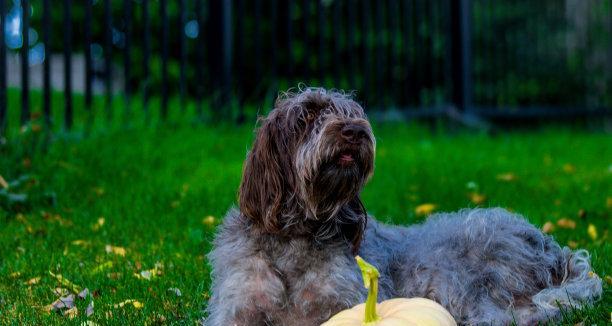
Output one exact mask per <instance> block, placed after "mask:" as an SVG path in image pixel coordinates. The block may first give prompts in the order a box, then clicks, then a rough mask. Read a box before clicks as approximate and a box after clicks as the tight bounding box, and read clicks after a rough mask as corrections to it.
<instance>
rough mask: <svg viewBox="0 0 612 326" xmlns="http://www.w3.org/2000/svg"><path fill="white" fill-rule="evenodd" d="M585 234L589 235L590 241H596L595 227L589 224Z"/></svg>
mask: <svg viewBox="0 0 612 326" xmlns="http://www.w3.org/2000/svg"><path fill="white" fill-rule="evenodd" d="M587 233H588V234H589V237H590V238H591V240H593V241H595V240H597V228H596V227H595V225H593V224H589V227H588V228H587Z"/></svg>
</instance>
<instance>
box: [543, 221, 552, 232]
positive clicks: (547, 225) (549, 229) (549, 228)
mask: <svg viewBox="0 0 612 326" xmlns="http://www.w3.org/2000/svg"><path fill="white" fill-rule="evenodd" d="M554 230H555V225H554V224H552V222H546V223H544V225H543V226H542V232H544V233H551V232H552V231H554Z"/></svg>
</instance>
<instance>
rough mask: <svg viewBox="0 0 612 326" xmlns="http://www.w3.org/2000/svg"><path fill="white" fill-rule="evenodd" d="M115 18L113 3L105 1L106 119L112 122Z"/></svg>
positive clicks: (108, 0)
mask: <svg viewBox="0 0 612 326" xmlns="http://www.w3.org/2000/svg"><path fill="white" fill-rule="evenodd" d="M112 19H113V17H112V11H111V1H110V0H104V31H105V33H104V70H105V71H104V86H105V89H106V99H105V107H106V117H107V119H108V121H109V122H110V121H111V120H112V119H113V109H112V107H111V104H112V100H113V89H112V87H113V85H112V81H111V79H112V77H113V66H112V51H113V49H112V46H113V20H112Z"/></svg>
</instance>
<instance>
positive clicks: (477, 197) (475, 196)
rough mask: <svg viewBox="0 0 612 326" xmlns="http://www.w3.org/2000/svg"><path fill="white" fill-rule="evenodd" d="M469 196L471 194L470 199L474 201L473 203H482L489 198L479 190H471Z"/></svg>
mask: <svg viewBox="0 0 612 326" xmlns="http://www.w3.org/2000/svg"><path fill="white" fill-rule="evenodd" d="M469 196H470V200H471V201H472V203H474V204H476V205H480V204H482V203H484V201H485V200H487V196H485V195H483V194H481V193H478V192H471V193H470V194H469Z"/></svg>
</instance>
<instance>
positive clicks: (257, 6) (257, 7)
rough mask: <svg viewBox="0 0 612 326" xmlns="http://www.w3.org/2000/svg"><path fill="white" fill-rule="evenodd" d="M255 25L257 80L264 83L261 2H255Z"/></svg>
mask: <svg viewBox="0 0 612 326" xmlns="http://www.w3.org/2000/svg"><path fill="white" fill-rule="evenodd" d="M254 6H255V25H254V26H253V27H254V28H253V33H254V34H255V35H254V40H255V42H254V44H255V79H256V80H257V82H258V83H260V82H262V78H263V63H262V61H263V55H262V50H261V45H262V37H261V7H262V6H261V0H255V3H254Z"/></svg>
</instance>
